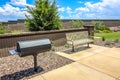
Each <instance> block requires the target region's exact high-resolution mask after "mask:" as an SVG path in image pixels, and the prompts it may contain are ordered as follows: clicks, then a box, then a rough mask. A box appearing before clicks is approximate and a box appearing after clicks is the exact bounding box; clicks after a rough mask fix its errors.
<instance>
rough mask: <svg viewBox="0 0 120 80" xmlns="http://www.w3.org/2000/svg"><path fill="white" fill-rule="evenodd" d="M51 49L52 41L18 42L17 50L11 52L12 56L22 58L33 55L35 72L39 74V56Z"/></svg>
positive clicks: (45, 39)
mask: <svg viewBox="0 0 120 80" xmlns="http://www.w3.org/2000/svg"><path fill="white" fill-rule="evenodd" d="M50 49H51V41H50V40H49V39H47V38H44V39H36V40H26V41H18V42H17V47H16V49H15V50H9V53H10V54H12V55H13V54H18V55H19V56H20V57H25V56H29V55H33V57H34V71H36V72H37V54H38V53H41V52H46V51H49V50H50Z"/></svg>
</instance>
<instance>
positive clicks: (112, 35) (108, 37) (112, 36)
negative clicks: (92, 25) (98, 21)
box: [95, 32, 120, 40]
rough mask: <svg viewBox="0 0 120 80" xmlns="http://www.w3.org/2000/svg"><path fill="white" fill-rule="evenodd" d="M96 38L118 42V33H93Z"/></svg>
mask: <svg viewBox="0 0 120 80" xmlns="http://www.w3.org/2000/svg"><path fill="white" fill-rule="evenodd" d="M95 36H96V37H104V38H105V39H106V40H115V39H119V40H120V32H112V33H95Z"/></svg>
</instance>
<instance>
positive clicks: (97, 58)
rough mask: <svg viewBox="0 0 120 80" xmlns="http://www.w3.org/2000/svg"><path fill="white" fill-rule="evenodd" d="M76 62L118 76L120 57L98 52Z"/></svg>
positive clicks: (119, 73)
mask: <svg viewBox="0 0 120 80" xmlns="http://www.w3.org/2000/svg"><path fill="white" fill-rule="evenodd" d="M78 62H79V63H81V64H84V65H86V66H89V67H91V68H93V69H96V70H98V71H100V72H103V73H105V74H108V75H110V76H112V77H115V78H118V77H119V76H120V58H115V57H111V56H106V55H102V54H98V55H94V56H91V57H87V58H84V59H81V60H79V61H78Z"/></svg>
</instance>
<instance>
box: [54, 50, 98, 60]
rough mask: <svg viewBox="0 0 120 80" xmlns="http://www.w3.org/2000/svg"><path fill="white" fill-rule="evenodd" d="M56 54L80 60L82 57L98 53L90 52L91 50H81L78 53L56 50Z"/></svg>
mask: <svg viewBox="0 0 120 80" xmlns="http://www.w3.org/2000/svg"><path fill="white" fill-rule="evenodd" d="M56 54H58V55H60V56H63V57H66V58H68V59H71V60H74V61H77V60H80V59H82V58H85V57H88V56H92V55H95V54H96V53H90V52H83V51H81V52H76V53H73V54H67V53H64V52H56Z"/></svg>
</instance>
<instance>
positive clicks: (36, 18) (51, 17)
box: [25, 0, 61, 31]
mask: <svg viewBox="0 0 120 80" xmlns="http://www.w3.org/2000/svg"><path fill="white" fill-rule="evenodd" d="M27 9H28V13H30V15H31V16H28V15H26V18H27V19H26V21H25V24H26V25H27V27H28V29H29V30H30V31H42V30H56V29H60V28H61V21H60V19H59V15H58V12H57V7H56V1H55V0H54V1H53V3H50V1H49V0H36V1H35V7H29V6H27Z"/></svg>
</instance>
